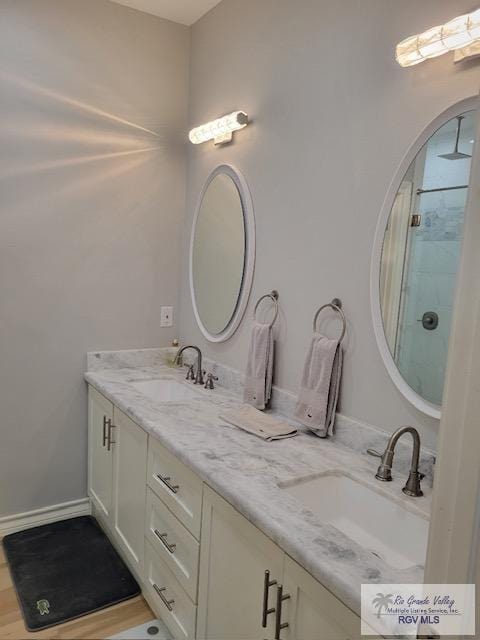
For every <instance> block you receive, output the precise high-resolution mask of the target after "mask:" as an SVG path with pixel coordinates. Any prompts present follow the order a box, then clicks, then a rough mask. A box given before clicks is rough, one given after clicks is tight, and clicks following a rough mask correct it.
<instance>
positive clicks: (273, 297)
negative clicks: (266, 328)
mask: <svg viewBox="0 0 480 640" xmlns="http://www.w3.org/2000/svg"><path fill="white" fill-rule="evenodd" d="M266 298H270V300H271V301H272V302H273V304H274V305H275V315H274V316H273V320H272V321H271V322H270V326H271V327H273V325H274V324H275V320H276V319H277V318H278V291H277V290H276V289H274V290H273V291H271V292H270V293H266V294H265V295H264V296H262V297H261V298H259V299H258V301H257V304H256V305H255V309H254V311H253V319H254V320H256V315H257V309H258V307H259V305H260V303H261V302H262V300H265V299H266Z"/></svg>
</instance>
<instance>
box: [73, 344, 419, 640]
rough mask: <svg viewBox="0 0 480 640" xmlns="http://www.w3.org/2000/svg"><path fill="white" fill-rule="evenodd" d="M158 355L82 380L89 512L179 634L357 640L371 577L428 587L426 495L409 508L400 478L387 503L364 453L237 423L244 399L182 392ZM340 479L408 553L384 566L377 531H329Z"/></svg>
mask: <svg viewBox="0 0 480 640" xmlns="http://www.w3.org/2000/svg"><path fill="white" fill-rule="evenodd" d="M149 351H150V350H149ZM160 352H161V350H151V353H148V354H147V355H148V358H150V360H148V358H147V361H145V360H144V361H143V362H141V363H140V360H137V361H136V363H132V362H125V361H123V362H122V358H120V359H119V361H118V362H116V364H112V356H110V355H108V354H106V355H105V356H104V355H103V354H94V356H95V357H94V360H96V362H95V367H94V369H95V370H92V371H89V372H88V373H87V374H86V376H85V377H86V379H87V381H88V383H89V472H88V491H89V496H90V498H91V502H92V510H93V513H94V515H95V516H96V517H97V518H98V520H99V522H100V523H101V525H102V526H103V528H104V529H105V531H106V532H107V534H108V536H109V537H110V539H111V540H112V542H113V544H114V545H115V547H116V548H117V549H118V551H119V552H120V554H121V555H122V557H123V558H124V560H125V561H126V562H127V564H128V566H129V567H130V568H131V570H132V571H133V573H134V574H135V576H136V577H137V579H138V581H139V582H140V584H141V585H142V590H143V593H144V596H145V598H146V599H147V601H148V602H149V604H150V606H151V608H152V609H153V611H155V613H156V614H157V615H159V616H160V617H161V619H162V620H164V622H165V623H166V624H167V626H168V627H169V628H170V630H171V632H172V634H173V635H174V637H175V638H218V639H222V640H225V639H228V638H232V639H233V638H238V639H239V638H242V639H243V640H245V639H247V638H248V639H249V638H266V637H268V638H278V637H280V638H282V640H286V639H288V638H291V639H292V640H293V639H294V638H304V639H308V638H310V639H311V640H316V639H318V638H320V637H325V638H329V640H330V639H332V640H333V639H335V638H338V639H347V638H359V637H360V619H359V615H358V614H359V612H360V598H359V594H360V584H361V583H362V581H363V582H372V581H375V582H418V581H421V580H422V575H423V571H422V567H421V564H422V562H423V558H422V553H424V550H425V549H424V546H422V545H424V542H425V541H426V531H427V527H428V520H427V513H428V504H429V498H428V493H429V492H428V489H427V491H426V493H427V496H426V497H423V498H418V499H411V498H410V499H409V498H406V497H405V496H403V495H402V494H401V491H400V487H401V486H402V479H401V478H400V477H399V478H398V480H397V479H395V480H394V482H392V483H388V486H385V487H384V486H379V490H380V492H381V493H378V492H377V488H376V487H375V484H380V483H375V480H374V479H373V473H372V472H373V471H374V469H375V465H374V464H373V465H372V461H371V459H370V458H368V456H360V455H359V454H358V453H354V452H353V451H352V450H348V448H347V447H343V446H339V445H336V444H335V443H334V441H328V442H327V441H324V440H320V439H317V438H314V437H312V436H309V435H307V434H302V435H300V436H298V437H296V438H293V439H291V440H284V441H279V442H274V443H267V442H263V441H262V440H260V439H258V438H256V437H254V436H251V435H249V434H246V433H244V432H242V431H240V430H237V429H235V428H233V427H229V426H227V425H226V424H225V423H224V422H222V421H221V420H220V419H219V417H218V416H219V412H221V409H224V408H226V407H235V406H238V404H239V399H238V396H237V395H235V394H234V393H232V392H231V391H228V390H226V389H223V388H217V389H215V390H214V391H207V390H205V389H204V388H203V387H200V388H199V387H198V386H194V385H193V384H191V383H186V382H184V372H183V371H177V370H175V369H172V368H169V367H166V366H165V365H164V364H162V363H161V362H162V357H164V356H161V354H160ZM124 353H128V352H124ZM138 353H140V354H141V353H142V352H138ZM136 357H137V358H138V356H136ZM152 358H153V360H152ZM332 478H333V482H334V485H335V486H334V485H331V486H330V487H329V486H327V485H323V484H322V482H323V481H324V480H325V479H327V480H328V481H329V482H331V481H332ZM335 478H337V479H339V478H340V483H344V482H345V479H346V480H347V481H349V482H351V483H353V485H354V486H355V487H356V489H357V490H358V491H360V492H362V491H363V492H364V495H363V494H362V499H363V500H366V509H367V511H368V508H369V507H368V504H367V503H368V496H370V495H371V496H373V499H374V500H377V499H380V500H383V501H384V503H385V505H384V506H385V508H387V509H388V508H390V511H389V512H388V513H386V515H387V516H388V517H387V518H386V520H387V522H389V521H390V520H392V519H393V520H395V518H396V517H398V518H400V520H399V523H400V524H399V523H398V522H397V523H396V526H397V528H398V527H402V528H403V531H404V532H406V536H407V538H408V544H405V547H408V548H406V549H405V555H404V556H402V553H401V550H400V552H399V553H398V552H397V554H395V552H394V550H389V549H388V548H387V547H384V552H385V557H384V558H381V557H379V554H378V553H377V552H375V553H374V552H372V550H370V549H369V548H368V546H369V540H368V539H367V538H368V531H367V533H366V534H365V535H367V538H364V539H363V540H355V539H351V538H349V535H346V534H349V532H348V530H347V531H346V534H345V530H344V531H342V530H341V525H338V526H340V529H337V528H334V526H332V525H331V524H330V523H329V522H322V511H321V510H320V511H319V512H317V513H315V504H313V507H314V508H312V504H309V500H311V496H312V491H313V492H315V491H317V493H318V497H319V504H320V505H321V504H322V500H323V501H325V500H327V498H328V495H329V492H332V491H334V492H337V491H339V488H338V487H336V484H335ZM318 482H320V484H319V485H318V484H315V483H318ZM312 483H313V484H312ZM303 486H305V487H306V490H305V491H303V489H302V487H303ZM348 486H349V485H348V482H347V487H348ZM332 487H333V488H332ZM372 489H374V490H372ZM347 493H348V491H347ZM338 495H340V494H338ZM365 496H366V498H365ZM353 498H354V499H355V500H357V497H356V496H355V495H354V496H353ZM347 499H348V496H347ZM327 501H328V500H327ZM333 502H335V500H333ZM330 503H332V496H330ZM346 506H347V507H348V504H347V505H346ZM374 506H375V508H377V509H378V505H377V504H375V505H374ZM325 509H327V504H326V502H325ZM374 512H375V509H374V510H373V511H372V513H374ZM380 520H381V519H380ZM331 522H333V520H331ZM386 526H387V529H388V527H389V525H388V524H387V525H386ZM372 531H373V533H374V530H372ZM392 531H393V529H392ZM387 533H388V531H387ZM390 533H392V532H390ZM416 534H418V535H416ZM372 535H373V534H372ZM389 535H390V534H389ZM412 536H413V537H414V538H415V536H416V537H417V538H418V541H419V544H418V545H415V544H414V543H412ZM378 544H379V546H378V549H382V545H381V543H380V542H379V543H378ZM392 544H393V543H392ZM397 551H398V550H397ZM408 554H413V555H408ZM388 562H390V563H391V565H389V564H388Z"/></svg>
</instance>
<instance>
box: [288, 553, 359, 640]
mask: <svg viewBox="0 0 480 640" xmlns="http://www.w3.org/2000/svg"><path fill="white" fill-rule="evenodd" d="M283 594H284V595H289V596H290V598H288V600H284V601H283V603H282V607H281V623H282V624H288V627H286V628H284V629H282V630H281V632H280V638H281V640H356V639H358V638H360V637H361V634H360V618H359V617H358V616H356V615H355V614H354V613H353V612H352V611H351V610H350V609H348V607H346V606H345V605H344V604H343V603H342V602H340V600H338V599H337V598H336V597H335V596H334V595H332V594H331V593H330V591H328V590H327V589H325V587H323V586H322V585H321V584H320V583H319V582H317V581H316V580H315V579H314V578H313V577H312V576H311V575H310V574H309V573H307V572H306V571H305V570H304V569H303V568H302V567H300V566H299V565H298V564H297V563H296V562H294V561H293V560H292V559H291V558H289V557H288V556H285V569H284V576H283Z"/></svg>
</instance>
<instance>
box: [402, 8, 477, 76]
mask: <svg viewBox="0 0 480 640" xmlns="http://www.w3.org/2000/svg"><path fill="white" fill-rule="evenodd" d="M479 40H480V9H477V10H476V11H473V12H472V13H466V14H465V15H463V16H458V17H457V18H453V20H450V21H449V22H447V23H446V24H444V25H439V26H438V27H432V28H431V29H428V30H427V31H424V32H423V33H420V34H417V35H416V36H410V37H409V38H406V39H405V40H402V42H400V43H399V44H397V49H396V53H395V58H396V60H397V62H398V64H399V65H400V66H402V67H411V66H413V65H414V64H418V63H419V62H423V60H428V58H436V57H437V56H441V55H442V54H444V53H448V52H449V51H456V50H459V49H464V48H466V47H468V46H470V45H471V44H472V43H473V42H478V41H479Z"/></svg>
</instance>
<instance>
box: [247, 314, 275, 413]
mask: <svg viewBox="0 0 480 640" xmlns="http://www.w3.org/2000/svg"><path fill="white" fill-rule="evenodd" d="M272 375H273V330H272V327H271V326H270V325H268V324H261V323H259V322H254V323H253V328H252V337H251V339H250V349H249V352H248V361H247V369H246V372H245V389H244V393H243V400H244V402H246V403H248V404H251V405H252V406H254V407H255V408H257V409H262V410H263V409H265V407H266V406H267V404H268V401H269V400H270V396H271V395H272Z"/></svg>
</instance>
